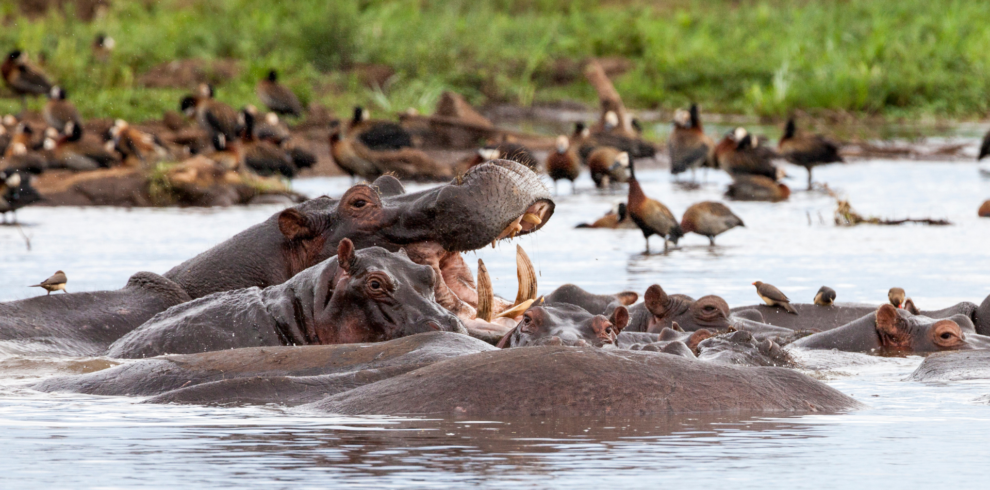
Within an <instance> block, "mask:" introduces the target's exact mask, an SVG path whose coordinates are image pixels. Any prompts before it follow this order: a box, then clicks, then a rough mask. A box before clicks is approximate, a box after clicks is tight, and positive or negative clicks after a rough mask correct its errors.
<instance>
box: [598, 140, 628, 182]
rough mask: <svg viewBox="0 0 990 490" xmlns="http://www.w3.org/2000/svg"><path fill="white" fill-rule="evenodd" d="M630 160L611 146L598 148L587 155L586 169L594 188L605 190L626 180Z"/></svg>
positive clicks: (626, 155) (624, 153) (625, 154)
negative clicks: (589, 172) (589, 171)
mask: <svg viewBox="0 0 990 490" xmlns="http://www.w3.org/2000/svg"><path fill="white" fill-rule="evenodd" d="M630 162H631V159H630V158H629V153H627V152H624V151H620V150H619V149H618V148H613V147H611V146H599V147H597V148H595V149H594V150H593V151H592V152H591V154H589V155H588V168H589V169H590V170H591V180H594V181H595V187H597V188H599V189H605V188H607V187H609V186H610V185H612V184H615V183H619V182H624V181H626V180H627V178H628V177H627V169H628V168H629V164H630Z"/></svg>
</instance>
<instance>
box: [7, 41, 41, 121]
mask: <svg viewBox="0 0 990 490" xmlns="http://www.w3.org/2000/svg"><path fill="white" fill-rule="evenodd" d="M0 73H2V74H3V80H4V82H6V83H7V86H8V87H10V89H11V90H13V91H14V93H15V94H17V95H19V96H20V97H21V114H22V115H23V114H25V113H26V112H27V96H28V95H44V94H47V93H48V91H49V90H51V89H52V83H51V82H50V81H48V77H47V76H46V75H45V73H44V72H43V71H41V69H40V68H38V67H36V66H34V65H32V64H31V63H30V62H28V60H27V56H26V55H25V54H24V53H23V52H21V51H20V50H18V49H15V50H13V51H11V52H10V53H9V54H7V59H5V60H4V61H3V64H2V65H0Z"/></svg>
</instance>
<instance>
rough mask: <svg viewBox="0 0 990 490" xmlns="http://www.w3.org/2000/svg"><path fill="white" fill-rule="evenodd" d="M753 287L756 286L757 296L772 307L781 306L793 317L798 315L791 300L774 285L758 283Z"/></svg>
mask: <svg viewBox="0 0 990 490" xmlns="http://www.w3.org/2000/svg"><path fill="white" fill-rule="evenodd" d="M753 285H754V286H756V294H757V295H758V296H759V297H760V299H762V300H763V301H764V302H765V303H766V304H768V305H770V306H779V307H781V308H783V309H785V310H787V312H788V313H790V314H792V315H797V314H798V312H797V310H795V309H794V307H793V306H791V300H790V299H788V298H787V295H786V294H784V293H782V292H780V290H779V289H777V288H776V287H775V286H773V285H772V284H767V283H764V282H760V281H756V282H754V283H753Z"/></svg>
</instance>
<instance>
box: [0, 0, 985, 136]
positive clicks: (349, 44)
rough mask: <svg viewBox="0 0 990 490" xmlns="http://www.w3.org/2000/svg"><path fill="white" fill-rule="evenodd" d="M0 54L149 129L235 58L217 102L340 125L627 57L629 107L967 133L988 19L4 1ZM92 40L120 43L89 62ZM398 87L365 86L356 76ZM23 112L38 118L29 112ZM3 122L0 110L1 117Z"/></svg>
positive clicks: (631, 1) (677, 1) (632, 2)
mask: <svg viewBox="0 0 990 490" xmlns="http://www.w3.org/2000/svg"><path fill="white" fill-rule="evenodd" d="M0 8H2V9H3V14H4V16H5V19H6V20H5V25H4V29H2V30H0V47H2V48H3V50H4V51H5V52H6V51H7V49H8V48H13V47H14V46H20V47H22V48H23V49H26V50H27V51H28V52H30V53H31V54H32V56H33V59H37V55H38V53H40V52H42V51H43V52H44V53H45V54H46V62H45V69H46V71H47V72H48V73H49V74H50V75H51V76H52V78H53V79H55V80H57V81H58V82H59V83H61V84H62V85H63V86H65V87H66V88H68V89H69V90H70V92H71V95H72V98H73V99H74V100H75V102H76V104H77V105H78V106H79V108H80V110H81V111H82V112H83V115H84V116H85V117H97V116H107V117H125V118H129V119H144V118H147V117H158V116H160V114H161V112H162V110H164V109H174V108H175V106H176V104H177V100H178V98H179V96H180V94H181V93H182V92H183V91H184V90H181V89H168V88H165V89H161V88H159V89H148V88H143V87H142V86H141V85H140V84H139V83H138V79H139V76H140V75H141V74H142V73H144V72H146V71H147V70H148V69H150V68H152V67H153V66H155V65H158V64H160V63H163V62H167V61H171V60H173V59H177V58H190V57H196V58H204V59H219V58H234V59H237V60H239V61H240V71H239V73H238V74H237V75H236V76H234V77H232V78H230V79H229V80H226V83H224V84H222V85H221V86H220V87H219V98H220V99H222V100H225V101H227V102H230V103H232V104H234V105H235V106H239V105H241V104H245V103H254V104H258V101H257V100H256V99H255V96H254V93H253V87H254V83H255V82H256V80H257V79H259V78H260V77H261V76H262V75H263V74H264V73H265V71H266V70H267V69H268V68H269V67H276V68H278V69H280V70H281V71H282V72H283V78H284V81H285V82H286V83H287V84H288V85H290V86H291V87H293V88H294V89H295V90H296V91H297V92H298V93H299V95H300V97H301V98H302V99H303V101H304V103H306V102H309V101H317V102H321V103H324V104H326V105H328V106H330V107H332V108H334V109H335V110H336V111H337V112H338V113H342V112H346V110H347V108H348V107H349V106H351V105H353V104H355V103H363V104H365V105H367V106H370V107H372V108H377V109H379V111H380V110H383V109H384V110H402V109H405V108H407V107H416V108H419V109H421V110H430V109H432V106H433V104H434V103H435V101H436V98H437V97H438V95H439V93H440V92H441V91H442V90H444V89H451V90H455V91H458V92H461V93H463V94H465V95H466V96H467V97H468V99H469V100H470V101H471V102H473V103H476V104H484V103H491V102H500V103H504V102H507V103H514V104H521V105H528V104H532V103H539V102H552V101H557V100H564V99H571V100H578V101H582V102H586V103H590V104H593V103H594V102H595V98H594V93H593V91H592V90H591V88H590V87H588V86H587V84H586V83H585V82H584V80H583V78H581V77H580V76H575V75H576V74H578V73H577V72H576V71H575V70H574V66H579V63H580V61H581V60H584V59H586V58H587V57H589V56H596V57H621V58H625V59H628V60H629V61H630V62H631V63H630V69H629V70H628V71H626V72H625V73H624V74H622V75H621V76H618V77H616V79H615V83H616V86H617V88H618V89H619V91H620V92H621V93H622V94H623V97H624V98H625V100H626V104H627V105H629V106H631V107H639V108H666V109H669V108H673V107H678V106H683V105H685V104H686V103H688V102H689V101H692V100H694V101H698V102H700V103H702V104H703V106H704V108H705V109H706V110H709V111H716V112H726V113H742V114H756V115H766V116H782V115H786V114H787V113H788V112H790V111H791V110H793V109H804V110H810V111H812V112H814V111H815V110H840V111H851V112H856V113H867V114H871V115H875V114H880V115H883V116H885V117H923V116H934V117H946V118H980V117H983V116H984V115H985V114H986V113H987V110H988V105H990V98H988V97H987V94H990V66H988V62H990V58H988V57H987V53H990V30H988V29H986V28H985V26H984V23H985V20H986V19H990V3H988V2H966V1H944V0H847V1H841V2H813V1H805V0H797V1H793V2H783V1H764V2H751V1H729V0H726V1H722V0H708V1H702V0H696V1H692V0H671V1H655V2H646V1H637V0H627V1H621V0H619V1H614V2H606V5H605V6H601V5H598V2H593V1H591V0H577V1H568V0H496V1H492V2H475V1H471V0H448V1H430V2H428V1H425V0H419V1H416V0H396V1H374V0H364V1H360V2H347V1H340V2H326V1H324V0H296V1H293V2H267V1H261V0H216V1H211V2H206V1H200V0H162V1H156V2H151V1H149V2H125V1H123V0H119V1H115V2H112V6H111V7H110V9H109V11H108V12H107V14H106V15H105V16H103V17H100V18H97V19H96V20H94V21H93V22H91V23H83V22H80V21H77V20H74V19H73V18H71V17H69V18H67V17H64V16H62V15H61V14H59V13H54V12H50V13H49V14H48V15H47V16H45V17H41V18H35V19H27V18H25V17H23V16H21V15H20V14H19V13H18V11H17V9H16V8H15V7H14V6H12V5H9V4H8V3H4V4H3V6H2V7H0ZM97 32H106V33H108V34H110V35H112V36H113V37H114V38H115V39H116V40H117V43H118V47H117V49H116V50H115V51H114V54H113V56H112V57H111V59H110V60H109V61H108V62H105V63H101V62H96V61H94V60H92V59H91V57H90V55H89V52H90V43H91V41H92V39H93V36H94V35H95V34H96V33H97ZM364 64H382V65H387V66H388V67H390V68H391V69H392V70H394V72H395V75H394V76H393V77H392V78H390V79H389V81H388V82H387V83H385V84H384V86H381V87H374V88H372V87H369V86H368V84H366V83H364V82H363V81H362V80H363V79H362V76H361V75H360V74H359V72H358V71H355V70H353V68H354V67H356V66H357V67H359V66H362V65H364ZM33 107H40V101H39V102H36V103H35V104H34V106H33ZM17 108H18V105H17V101H16V100H14V99H3V100H0V111H13V110H16V109H17Z"/></svg>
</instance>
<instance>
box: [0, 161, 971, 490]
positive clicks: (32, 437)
mask: <svg viewBox="0 0 990 490" xmlns="http://www.w3.org/2000/svg"><path fill="white" fill-rule="evenodd" d="M788 171H789V172H790V173H791V174H793V175H794V177H795V178H794V179H793V180H792V181H791V183H792V184H793V185H792V187H794V188H798V189H800V188H802V187H803V185H802V183H803V182H804V174H803V170H802V169H799V168H796V167H789V168H788ZM639 173H640V174H641V175H640V178H641V181H642V182H643V184H644V188H645V190H646V192H647V194H648V195H650V196H652V197H654V198H657V199H660V200H662V201H663V202H664V203H666V204H667V205H668V206H669V207H670V208H671V209H672V210H673V211H674V213H675V214H678V215H680V214H681V213H682V212H683V211H684V209H686V208H687V206H689V205H690V204H691V203H693V202H697V201H700V200H717V199H719V197H720V193H721V190H722V188H723V187H724V185H725V184H726V183H727V182H728V179H727V177H725V176H724V175H716V174H714V173H713V174H710V175H709V176H708V185H706V186H704V187H703V188H702V189H701V190H698V191H685V190H681V189H680V188H679V187H677V186H675V185H673V184H671V183H670V179H669V176H668V175H667V174H665V173H663V172H660V171H642V172H639ZM815 176H816V180H818V181H826V182H828V183H829V185H830V186H831V188H833V189H835V190H837V191H838V192H839V193H840V194H841V195H843V196H845V197H847V198H848V199H850V200H851V202H852V204H853V206H854V207H855V208H856V209H857V210H858V211H859V212H860V213H861V214H863V215H877V216H882V217H890V218H898V217H909V216H910V217H935V218H947V219H949V220H951V221H952V222H953V223H954V224H953V225H952V226H948V227H927V226H917V225H905V226H900V227H874V226H866V225H864V226H859V227H856V228H837V227H835V226H833V225H832V224H831V215H832V211H833V210H834V201H833V200H832V199H831V198H829V197H828V196H826V195H824V194H820V193H806V192H795V194H794V195H793V196H792V198H791V200H790V201H789V202H785V203H778V204H768V203H729V206H730V207H731V208H732V209H733V210H734V211H735V212H736V214H738V215H739V216H741V217H742V218H743V219H744V220H745V222H746V228H740V229H735V230H732V231H730V232H728V233H726V234H725V235H723V236H721V237H719V238H718V239H717V241H718V244H719V246H718V247H717V248H715V249H711V248H709V247H708V242H707V239H706V238H704V237H699V236H695V235H689V236H688V237H686V238H684V239H682V241H681V243H680V245H681V248H680V249H678V250H674V251H672V252H671V253H670V254H668V255H666V256H664V255H650V256H645V255H643V254H642V251H643V249H644V242H643V238H642V235H641V234H640V232H639V231H638V230H624V231H612V230H576V229H574V228H573V226H574V225H575V224H577V223H578V222H582V221H591V220H593V219H595V218H597V217H598V216H600V215H601V214H603V213H604V212H605V211H606V210H607V209H608V208H609V207H610V206H611V205H612V203H613V202H617V201H619V200H621V199H622V196H621V195H619V194H615V195H601V194H598V193H596V192H592V191H590V190H589V189H590V187H591V181H590V179H589V178H588V177H587V176H584V177H583V180H581V181H579V182H578V193H577V194H576V195H572V194H570V190H569V186H568V185H567V184H562V185H561V196H560V197H559V198H558V205H557V211H556V213H555V215H554V217H553V218H552V219H551V220H550V222H549V223H548V224H547V226H546V227H545V228H544V230H543V231H541V232H540V233H538V234H536V235H534V236H531V237H525V238H523V239H521V240H518V241H517V243H520V244H522V246H523V247H524V248H525V249H526V251H527V252H528V254H529V255H530V257H531V258H532V259H533V261H534V264H535V265H536V267H537V270H538V271H539V273H540V290H541V291H542V292H549V291H551V290H552V289H553V288H554V287H556V286H558V285H560V284H563V283H565V282H574V283H577V284H580V285H581V286H583V287H585V288H587V289H589V290H592V291H596V292H615V291H619V290H624V289H631V290H634V291H638V292H640V293H642V291H644V290H645V288H646V287H647V286H649V285H650V284H653V283H658V284H661V285H662V286H663V287H664V288H665V289H666V290H667V291H668V292H675V293H684V294H689V295H693V296H696V297H697V296H700V295H703V294H719V295H721V296H722V297H724V298H725V299H726V300H727V301H728V302H729V304H730V305H733V306H736V305H743V304H753V303H754V302H755V300H756V299H757V298H756V295H755V294H754V290H753V287H752V286H751V285H750V283H751V282H753V281H754V280H762V281H765V282H770V283H772V284H775V285H777V286H778V287H780V288H781V289H782V290H783V291H784V292H786V293H787V294H789V295H790V296H791V298H793V299H794V300H795V301H810V300H811V298H812V296H813V295H814V293H815V291H817V289H818V287H819V286H821V285H822V284H826V285H829V286H831V287H832V288H834V289H835V290H836V291H837V292H838V299H839V300H840V301H867V302H871V303H879V302H881V301H883V300H884V299H885V298H886V291H887V289H888V288H890V287H892V286H900V287H903V288H905V289H906V290H907V291H908V293H909V296H911V297H913V298H914V300H915V302H916V303H917V304H918V305H919V306H920V307H922V308H940V307H944V306H948V305H951V304H953V303H955V302H958V301H963V300H968V301H975V302H979V301H981V300H982V299H983V298H984V297H985V296H986V295H987V294H988V293H990V270H988V267H987V266H986V265H985V264H986V260H985V259H986V255H987V252H986V250H987V249H986V243H987V241H988V238H990V220H980V219H979V218H977V217H976V209H977V207H978V206H979V204H980V203H981V202H982V201H983V200H984V199H986V198H988V197H990V181H988V180H983V179H980V178H979V177H977V172H976V168H975V166H974V165H972V164H945V163H915V162H886V161H874V162H869V163H856V164H850V165H836V166H831V167H827V168H822V169H818V170H816V172H815ZM699 178H700V174H699ZM347 186H348V182H347V181H346V180H344V179H310V180H303V181H297V182H296V183H295V187H296V189H297V190H299V191H301V192H304V193H307V194H310V195H316V194H321V193H328V194H331V195H334V194H340V193H341V192H342V191H343V189H345V188H346V187H347ZM278 209H279V208H278V207H277V206H260V207H251V208H235V209H224V210H179V209H168V210H145V209H135V210H121V209H105V208H88V209H71V208H57V209H40V208H38V209H25V210H23V212H21V213H20V219H21V221H22V222H24V223H25V226H24V227H23V228H22V231H23V233H24V234H25V235H27V236H29V237H30V241H31V251H30V252H28V251H27V249H26V244H25V240H24V238H23V237H22V235H21V232H19V231H18V230H17V229H16V228H12V227H3V228H0V251H2V252H3V253H2V254H0V277H2V278H3V280H2V281H0V300H4V301H6V300H13V299H19V298H25V297H29V296H32V295H37V294H39V291H40V290H38V289H30V288H27V287H26V285H28V284H33V283H36V282H38V281H40V280H41V279H44V278H45V277H48V276H49V275H50V274H51V273H53V272H54V271H55V270H57V269H63V270H65V271H66V272H67V273H68V276H69V278H70V282H69V290H70V291H73V292H77V291H91V290H99V289H110V288H118V287H120V286H122V285H123V284H124V282H125V281H126V279H127V277H128V276H130V274H132V273H133V272H135V271H138V270H150V271H153V272H158V273H162V272H165V271H166V270H168V269H169V268H170V267H172V266H173V265H175V264H178V263H179V262H181V261H182V260H184V259H186V258H188V257H191V256H193V255H195V254H197V253H199V252H201V251H203V250H205V249H206V248H208V247H209V246H211V245H212V244H215V243H218V242H220V241H222V240H224V239H225V238H227V237H229V236H230V235H232V234H234V233H236V232H238V231H240V230H242V229H244V228H247V227H248V226H250V225H252V224H255V223H257V222H259V221H261V220H263V219H265V218H266V217H268V216H270V215H271V214H272V213H274V212H276V211H277V210H278ZM819 215H821V217H822V218H821V220H820V219H819ZM809 217H810V224H809ZM822 222H824V224H822ZM653 240H654V241H653V243H652V247H653V250H654V251H658V250H660V249H661V248H662V244H661V242H660V241H659V240H657V239H656V238H654V239H653ZM476 258H482V259H483V260H484V261H485V263H486V265H487V266H488V269H489V271H490V272H491V273H492V276H493V282H494V285H495V289H496V291H497V292H499V293H500V294H501V295H503V296H508V297H512V296H514V294H515V287H516V286H515V271H514V247H513V246H512V245H510V244H502V245H499V246H498V247H497V248H496V249H491V248H487V249H485V250H481V251H479V252H477V253H476V254H469V257H468V261H469V263H470V264H472V265H474V262H475V260H476ZM796 354H797V355H798V356H799V358H800V360H801V361H802V363H803V364H805V365H806V366H816V367H818V368H819V369H817V370H813V371H812V370H809V371H808V372H809V373H810V374H812V375H813V376H816V377H818V378H819V379H822V380H823V381H825V382H826V383H828V384H830V385H831V386H833V387H835V388H837V389H839V390H840V391H842V392H844V393H847V394H849V395H851V396H853V397H854V398H856V399H857V400H860V401H862V402H864V403H866V404H868V405H869V407H870V408H867V409H863V410H859V411H855V412H852V413H846V414H835V415H806V416H795V417H783V418H781V417H766V416H765V415H753V416H745V415H734V416H700V417H699V416H691V417H658V418H646V419H599V420H592V419H524V420H523V419H517V420H497V421H478V420H458V419H394V418H353V417H346V418H345V417H334V416H327V415H325V414H318V413H309V412H306V411H303V410H300V409H284V408H280V407H245V408H216V407H190V406H161V405H149V404H142V403H140V402H141V399H135V398H116V397H95V396H82V395H66V394H60V395H52V394H44V393H37V392H34V391H33V390H30V389H28V388H26V387H25V386H24V385H25V384H27V383H30V382H33V381H36V380H38V379H42V378H44V377H47V376H52V375H55V374H66V373H77V372H87V371H91V370H95V369H101V368H103V367H105V366H106V365H107V364H108V363H107V362H106V361H104V360H101V359H55V358H46V357H43V356H42V355H40V354H39V355H37V356H23V355H14V354H10V353H8V354H6V355H0V372H2V373H3V375H2V377H0V434H2V436H0V444H2V446H3V447H4V457H3V458H0V475H3V476H2V477H0V481H2V487H3V488H28V487H31V488H37V487H42V488H119V487H128V488H131V487H141V488H164V487H170V488H171V487H178V486H186V487H242V488H243V487H269V488H288V487H291V488H306V487H326V486H337V485H339V486H344V485H347V486H357V487H375V488H388V487H403V488H405V487H427V488H442V487H457V488H461V487H465V486H499V487H504V486H507V485H508V482H514V484H515V485H517V486H525V487H575V486H581V487H587V486H596V487H602V486H619V485H622V486H624V487H636V488H640V487H657V486H661V485H662V486H665V487H712V486H726V485H732V486H733V487H737V488H766V487H787V488H810V487H814V488H819V487H825V486H839V485H841V486H843V487H859V488H866V487H875V486H876V485H877V484H882V485H884V486H890V487H893V486H898V487H902V488H922V487H932V486H938V487H946V486H950V485H952V486H958V487H962V488H970V487H977V486H980V484H979V483H977V482H980V481H981V479H982V477H983V476H984V472H983V471H982V466H981V465H980V463H979V462H980V461H982V460H984V459H985V458H986V457H987V456H988V453H990V450H988V449H987V445H986V443H985V439H986V435H987V434H990V413H988V409H987V406H986V402H985V401H982V400H985V398H984V397H985V396H986V395H987V394H988V393H990V381H986V382H984V381H971V382H956V383H950V384H922V383H916V382H908V381H903V380H904V378H905V377H906V376H907V375H908V374H910V372H911V371H912V370H914V369H915V368H916V367H917V365H918V364H919V363H920V362H921V358H920V357H916V356H912V357H907V358H875V357H869V356H863V355H858V354H856V355H851V354H850V355H839V354H834V353H828V352H825V353H809V352H803V353H796Z"/></svg>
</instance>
